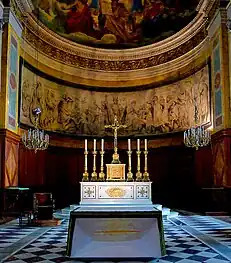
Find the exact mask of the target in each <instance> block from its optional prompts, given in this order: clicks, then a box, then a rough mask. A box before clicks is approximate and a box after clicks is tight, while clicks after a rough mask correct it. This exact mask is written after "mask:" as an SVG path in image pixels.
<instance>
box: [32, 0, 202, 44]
mask: <svg viewBox="0 0 231 263" xmlns="http://www.w3.org/2000/svg"><path fill="white" fill-rule="evenodd" d="M32 2H33V4H34V7H35V11H34V12H35V15H36V16H37V17H38V19H39V20H40V21H41V22H42V23H43V24H45V25H46V26H47V27H48V28H49V29H51V30H53V31H54V32H56V33H58V34H59V35H61V36H63V37H65V38H67V39H69V40H72V41H75V42H77V43H81V44H86V45H91V46H97V47H103V48H112V47H115V48H134V47H139V46H143V45H148V44H152V43H155V42H158V41H161V40H163V39H165V38H167V37H169V36H172V35H173V34H175V33H176V32H178V31H180V30H181V29H182V28H184V27H185V26H186V25H187V24H189V23H190V22H191V21H192V20H193V18H194V17H195V16H196V14H197V11H196V8H197V5H198V3H199V0H187V1H186V0H32Z"/></svg>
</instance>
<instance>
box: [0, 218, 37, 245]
mask: <svg viewBox="0 0 231 263" xmlns="http://www.w3.org/2000/svg"><path fill="white" fill-rule="evenodd" d="M37 230H38V228H37V227H20V226H19V224H18V221H17V220H14V221H12V222H11V223H10V224H6V225H2V226H1V225H0V248H7V247H9V246H11V245H13V244H14V243H16V242H18V241H20V240H21V239H22V238H24V237H26V236H28V235H29V234H31V233H33V232H35V231H37Z"/></svg>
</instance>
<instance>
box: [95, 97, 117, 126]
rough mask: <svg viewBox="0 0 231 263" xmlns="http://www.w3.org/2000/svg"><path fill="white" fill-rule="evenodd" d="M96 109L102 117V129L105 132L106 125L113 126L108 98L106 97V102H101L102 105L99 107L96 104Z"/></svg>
mask: <svg viewBox="0 0 231 263" xmlns="http://www.w3.org/2000/svg"><path fill="white" fill-rule="evenodd" d="M95 107H96V109H98V111H99V113H100V117H101V118H102V119H103V121H102V127H101V129H102V130H104V126H105V125H109V124H111V123H112V122H111V116H110V110H109V104H108V97H107V95H105V96H104V100H101V104H100V105H98V104H97V103H96V102H95ZM112 121H113V119H112Z"/></svg>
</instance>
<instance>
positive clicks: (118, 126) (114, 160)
mask: <svg viewBox="0 0 231 263" xmlns="http://www.w3.org/2000/svg"><path fill="white" fill-rule="evenodd" d="M104 127H105V128H106V129H112V131H113V132H114V154H113V156H112V163H120V160H119V154H118V153H117V150H118V147H117V135H118V130H119V129H121V128H127V125H121V124H119V122H118V120H117V116H116V115H115V117H114V123H113V124H111V125H105V126H104Z"/></svg>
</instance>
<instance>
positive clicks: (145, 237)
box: [67, 206, 166, 260]
mask: <svg viewBox="0 0 231 263" xmlns="http://www.w3.org/2000/svg"><path fill="white" fill-rule="evenodd" d="M165 254H166V252H165V242H164V232H163V222H162V212H161V211H159V210H157V209H156V208H151V207H146V208H145V207H122V206H121V207H118V206H117V207H112V206H111V207H105V206H98V207H80V208H77V209H76V210H73V211H72V212H71V214H70V222H69V231H68V240H67V255H68V256H69V257H71V258H75V259H85V260H94V259H112V258H113V259H117V258H118V259H128V258H129V259H131V258H132V259H133V258H134V259H135V258H136V259H137V260H138V259H153V258H159V257H161V256H164V255H165Z"/></svg>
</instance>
